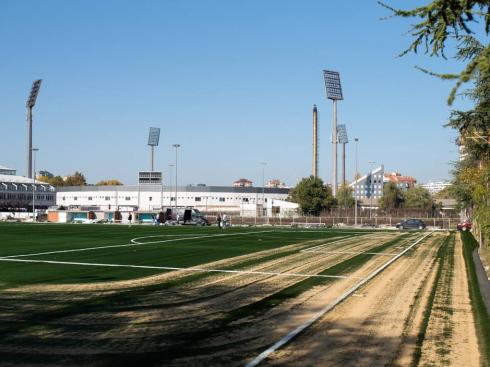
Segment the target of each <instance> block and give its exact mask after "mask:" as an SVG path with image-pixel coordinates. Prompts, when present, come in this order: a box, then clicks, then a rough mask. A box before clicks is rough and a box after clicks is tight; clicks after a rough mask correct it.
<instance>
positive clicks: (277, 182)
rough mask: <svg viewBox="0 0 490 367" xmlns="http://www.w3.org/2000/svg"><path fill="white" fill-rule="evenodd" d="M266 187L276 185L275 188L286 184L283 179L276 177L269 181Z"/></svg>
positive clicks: (283, 186)
mask: <svg viewBox="0 0 490 367" xmlns="http://www.w3.org/2000/svg"><path fill="white" fill-rule="evenodd" d="M265 187H274V188H285V187H286V184H285V183H284V182H282V181H281V180H279V179H277V178H274V179H272V180H269V181H267V183H266V184H265Z"/></svg>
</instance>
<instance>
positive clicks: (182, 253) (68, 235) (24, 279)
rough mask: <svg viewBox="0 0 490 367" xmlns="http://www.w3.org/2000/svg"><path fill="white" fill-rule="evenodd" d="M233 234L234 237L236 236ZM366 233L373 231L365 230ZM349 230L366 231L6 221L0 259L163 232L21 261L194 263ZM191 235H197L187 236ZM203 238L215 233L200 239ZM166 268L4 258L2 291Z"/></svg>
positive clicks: (124, 276)
mask: <svg viewBox="0 0 490 367" xmlns="http://www.w3.org/2000/svg"><path fill="white" fill-rule="evenodd" d="M257 232H261V233H257ZM235 233H236V235H234V234H235ZM365 233H369V232H368V231H366V232H365ZM349 234H351V235H352V236H356V235H359V234H362V233H360V232H359V231H349V230H342V231H339V230H308V231H305V230H294V229H276V228H268V227H265V228H240V227H238V228H229V229H226V230H220V229H218V228H216V227H205V228H202V227H184V226H178V227H162V226H160V227H156V226H135V225H133V226H132V227H129V226H124V225H98V224H91V225H69V224H20V223H13V224H11V223H8V224H7V223H2V224H0V257H3V256H15V255H26V254H37V253H42V252H50V251H64V250H73V249H84V248H88V247H105V246H118V245H124V244H130V243H131V242H130V241H131V239H134V238H138V237H145V236H161V237H150V238H141V239H139V240H138V241H139V242H155V241H165V240H171V239H174V240H172V241H167V242H159V243H147V244H142V245H137V246H126V247H112V248H100V249H94V250H90V251H76V252H65V253H53V254H46V255H35V256H25V257H19V258H18V259H25V260H49V261H53V260H54V261H64V262H67V261H69V262H83V263H99V264H101V263H102V264H125V265H144V266H164V267H191V266H198V265H201V264H205V263H208V262H211V261H218V260H221V259H226V258H231V257H235V256H240V255H246V254H250V253H253V252H257V251H264V250H269V249H273V248H279V247H281V246H286V245H290V244H293V243H298V242H304V241H310V240H316V239H334V238H337V237H342V236H345V235H349ZM216 235H226V236H216ZM187 236H188V237H196V238H189V239H183V238H184V237H187ZM199 236H216V237H203V238H199ZM164 272H166V270H163V269H141V268H114V267H95V266H82V265H61V264H46V263H28V262H24V263H23V262H7V261H0V289H1V288H8V287H12V286H19V285H29V284H49V283H51V284H52V283H90V282H100V281H117V280H127V279H133V278H138V277H144V276H149V275H153V274H161V273H164Z"/></svg>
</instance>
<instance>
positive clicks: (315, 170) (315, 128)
mask: <svg viewBox="0 0 490 367" xmlns="http://www.w3.org/2000/svg"><path fill="white" fill-rule="evenodd" d="M311 174H312V175H313V177H315V178H316V177H318V109H317V108H316V104H315V105H313V162H312V169H311Z"/></svg>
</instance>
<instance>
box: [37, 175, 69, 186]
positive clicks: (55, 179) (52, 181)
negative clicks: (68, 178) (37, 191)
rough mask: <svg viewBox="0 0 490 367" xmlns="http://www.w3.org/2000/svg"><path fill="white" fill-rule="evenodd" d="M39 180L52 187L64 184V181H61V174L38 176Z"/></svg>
mask: <svg viewBox="0 0 490 367" xmlns="http://www.w3.org/2000/svg"><path fill="white" fill-rule="evenodd" d="M38 180H39V181H42V182H46V183H48V184H50V185H52V186H54V187H61V186H64V185H65V181H63V178H62V177H61V176H53V177H49V176H40V177H38Z"/></svg>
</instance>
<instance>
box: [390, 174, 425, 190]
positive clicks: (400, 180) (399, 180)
mask: <svg viewBox="0 0 490 367" xmlns="http://www.w3.org/2000/svg"><path fill="white" fill-rule="evenodd" d="M384 182H393V183H394V184H396V186H398V187H399V188H400V189H401V190H404V191H406V190H409V189H413V188H414V187H415V184H416V183H417V180H416V179H415V178H413V177H411V176H402V175H401V174H400V173H398V172H391V173H385V175H384Z"/></svg>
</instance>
